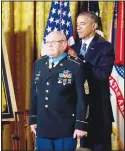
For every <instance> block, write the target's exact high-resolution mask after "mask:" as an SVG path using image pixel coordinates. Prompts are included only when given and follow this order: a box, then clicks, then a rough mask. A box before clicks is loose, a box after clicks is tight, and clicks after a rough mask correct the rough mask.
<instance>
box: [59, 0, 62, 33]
mask: <svg viewBox="0 0 125 151" xmlns="http://www.w3.org/2000/svg"><path fill="white" fill-rule="evenodd" d="M59 20H60V31H61V29H62V24H61V23H62V0H60V19H59Z"/></svg>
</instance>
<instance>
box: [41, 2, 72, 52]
mask: <svg viewBox="0 0 125 151" xmlns="http://www.w3.org/2000/svg"><path fill="white" fill-rule="evenodd" d="M52 31H62V32H63V33H64V34H65V35H66V38H67V41H68V45H69V46H71V45H73V44H74V43H75V42H74V38H73V34H74V32H73V25H72V19H71V14H70V6H69V1H52V4H51V9H50V14H49V17H48V21H47V25H46V28H45V33H44V39H43V44H42V50H41V53H42V55H45V49H44V43H45V41H46V36H47V35H48V34H49V33H50V32H52Z"/></svg>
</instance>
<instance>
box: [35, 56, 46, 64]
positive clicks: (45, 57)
mask: <svg viewBox="0 0 125 151" xmlns="http://www.w3.org/2000/svg"><path fill="white" fill-rule="evenodd" d="M46 57H47V55H44V56H42V57H40V58H39V59H37V60H36V61H35V62H37V61H39V60H41V59H44V58H46Z"/></svg>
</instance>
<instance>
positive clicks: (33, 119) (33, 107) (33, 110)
mask: <svg viewBox="0 0 125 151" xmlns="http://www.w3.org/2000/svg"><path fill="white" fill-rule="evenodd" d="M30 99H31V100H30V117H29V125H32V124H36V123H37V94H36V84H35V66H34V71H33V76H32V82H31V98H30Z"/></svg>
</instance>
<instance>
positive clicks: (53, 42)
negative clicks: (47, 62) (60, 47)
mask: <svg viewBox="0 0 125 151" xmlns="http://www.w3.org/2000/svg"><path fill="white" fill-rule="evenodd" d="M62 41H64V40H59V41H46V42H45V44H46V45H49V44H52V45H55V44H56V43H57V42H62Z"/></svg>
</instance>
